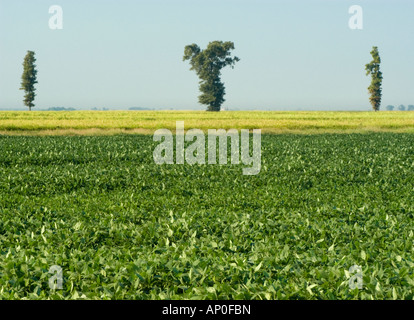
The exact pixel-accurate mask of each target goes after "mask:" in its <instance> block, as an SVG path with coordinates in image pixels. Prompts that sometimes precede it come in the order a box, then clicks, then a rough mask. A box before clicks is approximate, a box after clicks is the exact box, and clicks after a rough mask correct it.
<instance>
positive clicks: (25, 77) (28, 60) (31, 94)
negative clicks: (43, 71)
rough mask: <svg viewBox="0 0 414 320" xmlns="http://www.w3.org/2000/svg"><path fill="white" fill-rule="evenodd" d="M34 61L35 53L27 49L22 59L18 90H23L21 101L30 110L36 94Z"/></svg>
mask: <svg viewBox="0 0 414 320" xmlns="http://www.w3.org/2000/svg"><path fill="white" fill-rule="evenodd" d="M35 62H36V58H35V53H34V52H33V51H27V54H26V56H25V57H24V61H23V74H22V83H21V87H20V90H24V91H25V95H24V100H23V102H24V105H25V106H27V107H29V111H32V107H34V103H33V101H34V99H35V96H36V93H35V91H36V88H35V87H34V85H35V84H36V83H37V70H36V64H35Z"/></svg>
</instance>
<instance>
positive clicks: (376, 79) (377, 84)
mask: <svg viewBox="0 0 414 320" xmlns="http://www.w3.org/2000/svg"><path fill="white" fill-rule="evenodd" d="M371 55H372V58H373V59H372V61H371V62H370V63H368V64H366V65H365V70H366V72H367V76H368V75H371V77H372V81H371V85H370V86H369V87H368V92H369V93H370V95H371V96H370V98H369V101H370V102H371V105H372V108H373V109H374V111H378V110H379V109H380V106H381V96H382V89H381V84H382V72H381V71H380V64H381V58H380V56H379V53H378V47H372V51H371Z"/></svg>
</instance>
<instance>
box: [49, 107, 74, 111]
mask: <svg viewBox="0 0 414 320" xmlns="http://www.w3.org/2000/svg"><path fill="white" fill-rule="evenodd" d="M75 110H76V109H75V108H65V107H51V108H48V109H46V110H44V111H75Z"/></svg>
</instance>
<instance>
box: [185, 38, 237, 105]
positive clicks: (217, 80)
mask: <svg viewBox="0 0 414 320" xmlns="http://www.w3.org/2000/svg"><path fill="white" fill-rule="evenodd" d="M231 50H234V43H233V42H230V41H227V42H223V41H213V42H210V43H209V44H208V46H207V48H206V49H204V50H201V49H200V47H199V46H198V45H196V44H195V43H193V44H191V45H188V46H186V47H185V48H184V57H183V61H186V60H189V61H190V65H191V68H190V70H194V71H195V72H196V74H197V76H198V77H199V78H200V82H199V83H200V91H201V95H200V96H199V97H198V99H199V102H200V103H201V104H204V105H207V111H220V107H221V105H222V104H223V102H224V101H225V99H224V95H225V94H226V92H225V87H224V84H223V83H222V82H221V69H223V68H224V67H226V66H230V67H231V68H234V64H235V63H236V62H237V61H240V59H239V58H238V57H231Z"/></svg>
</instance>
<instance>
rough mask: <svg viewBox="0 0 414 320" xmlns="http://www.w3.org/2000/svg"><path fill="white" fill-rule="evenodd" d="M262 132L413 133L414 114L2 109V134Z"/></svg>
mask: <svg viewBox="0 0 414 320" xmlns="http://www.w3.org/2000/svg"><path fill="white" fill-rule="evenodd" d="M176 121H184V122H185V127H186V128H198V129H202V130H204V131H206V130H207V129H214V128H217V129H231V128H234V129H247V128H249V129H262V132H267V133H352V132H356V133H363V132H411V133H412V132H414V112H408V111H406V112H397V111H391V112H384V111H381V112H377V113H375V112H320V111H315V112H311V111H309V112H308V111H303V112H300V111H295V112H288V111H280V112H276V111H223V112H216V113H213V112H205V111H70V112H62V111H60V112H48V111H32V112H28V111H19V112H14V111H2V112H0V134H8V135H10V134H14V135H22V134H23V135H24V134H26V135H27V134H29V135H35V134H36V135H82V134H86V135H107V134H119V133H133V134H134V133H140V134H151V133H153V132H154V131H155V130H156V129H160V128H166V129H170V130H174V129H175V125H176Z"/></svg>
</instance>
